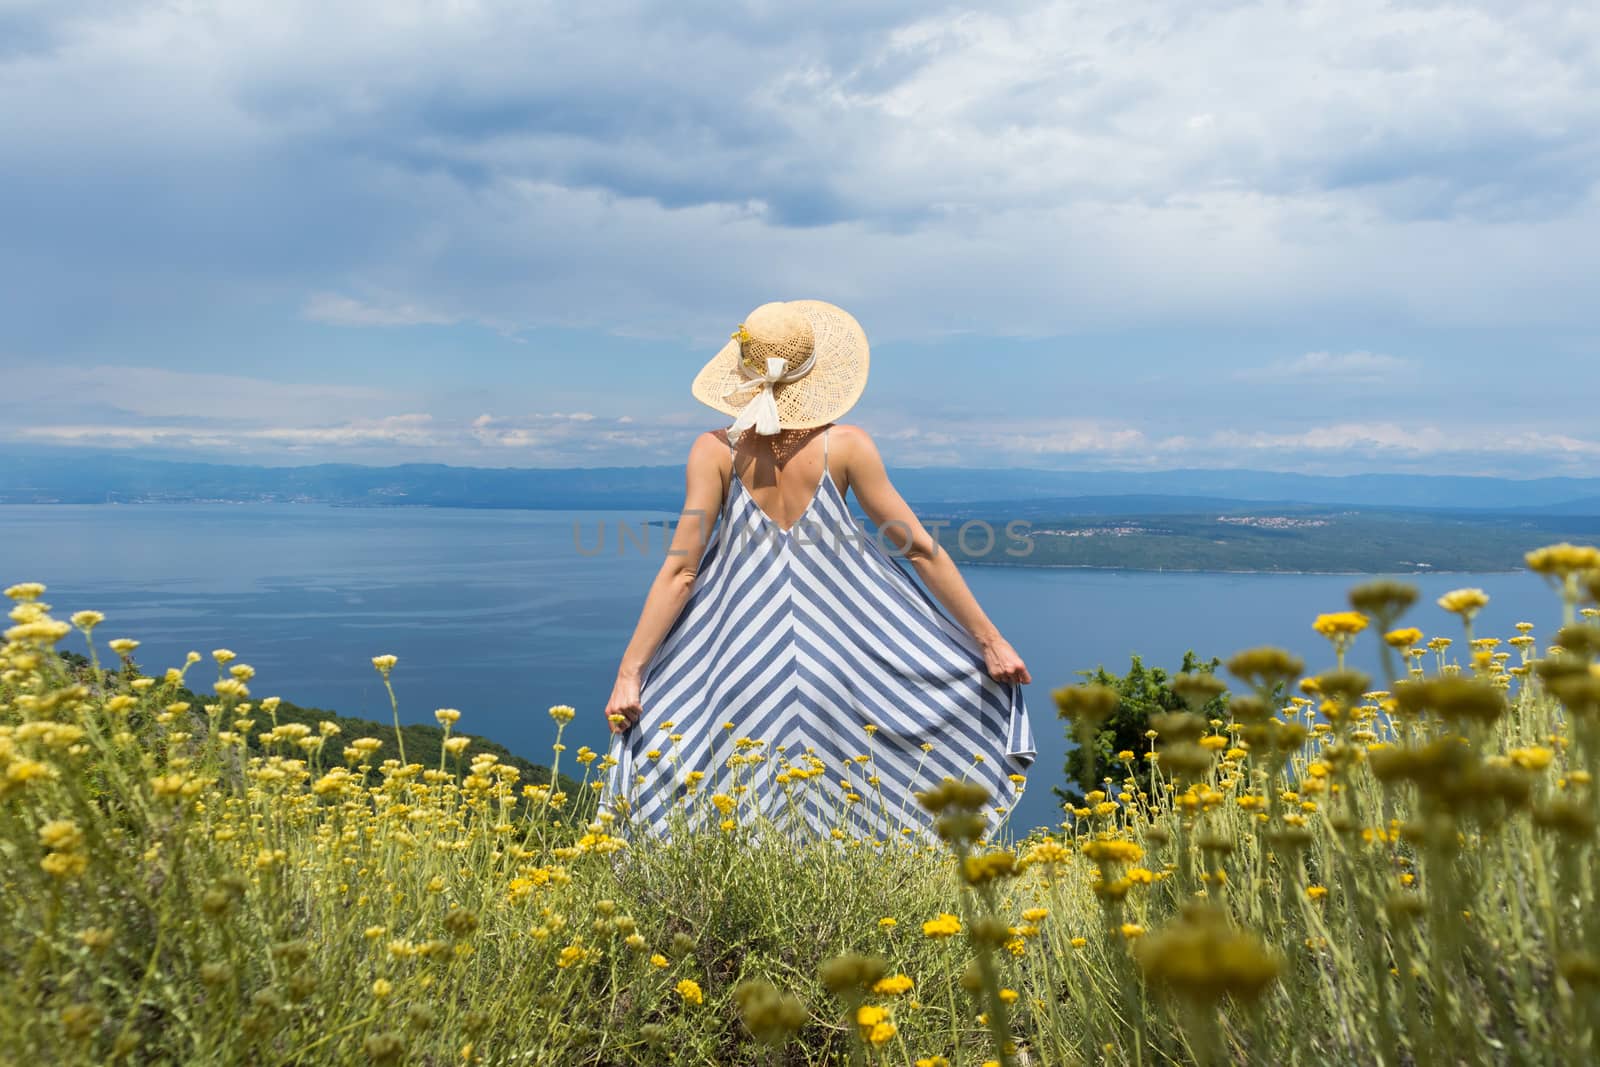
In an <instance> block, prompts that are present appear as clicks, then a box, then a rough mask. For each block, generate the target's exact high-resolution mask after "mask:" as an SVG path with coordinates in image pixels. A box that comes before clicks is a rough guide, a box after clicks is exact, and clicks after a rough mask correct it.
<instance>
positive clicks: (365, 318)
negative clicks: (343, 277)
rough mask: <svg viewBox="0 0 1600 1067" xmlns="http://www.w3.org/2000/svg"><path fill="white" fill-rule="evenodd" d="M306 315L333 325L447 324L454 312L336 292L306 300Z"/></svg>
mask: <svg viewBox="0 0 1600 1067" xmlns="http://www.w3.org/2000/svg"><path fill="white" fill-rule="evenodd" d="M304 315H305V317H306V318H308V319H310V320H312V321H313V322H325V323H328V324H329V325H332V326H448V325H449V324H451V323H453V322H456V321H458V320H457V319H456V318H455V316H453V315H445V314H441V313H440V312H437V311H429V310H428V309H426V308H422V307H418V306H417V305H415V304H407V303H399V304H374V303H368V302H365V301H361V300H356V299H355V298H353V297H348V296H340V295H339V294H337V293H315V294H313V295H312V296H311V297H310V299H308V300H307V301H306V304H305V308H304Z"/></svg>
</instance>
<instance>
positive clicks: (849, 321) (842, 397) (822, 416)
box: [692, 300, 867, 437]
mask: <svg viewBox="0 0 1600 1067" xmlns="http://www.w3.org/2000/svg"><path fill="white" fill-rule="evenodd" d="M866 385H867V335H866V334H865V333H864V332H862V329H861V325H860V324H859V323H857V322H856V320H855V319H854V318H852V317H851V316H850V313H849V312H847V311H845V310H844V309H843V308H839V307H835V306H834V305H832V304H828V303H824V302H823V301H821V300H789V301H783V302H778V303H772V304H762V305H761V306H760V307H758V308H756V309H755V310H754V311H752V312H750V314H749V315H747V316H745V320H744V321H743V322H741V323H740V324H739V328H738V329H737V330H735V331H733V339H732V340H731V341H729V342H728V343H727V344H726V345H724V346H723V348H722V351H720V352H718V353H717V354H716V355H715V356H713V357H712V359H711V362H709V363H707V364H706V365H705V366H704V367H702V368H701V369H700V373H699V374H697V375H695V379H694V386H693V390H692V391H693V393H694V397H695V399H696V400H698V401H700V402H701V403H702V404H706V405H709V406H710V407H713V408H716V409H717V410H718V411H720V412H722V413H723V414H724V415H733V416H735V418H734V422H733V425H732V426H730V427H728V434H729V436H732V437H737V436H738V435H739V434H741V433H743V432H744V431H745V430H747V429H753V430H755V432H756V433H758V434H762V435H764V436H766V435H771V434H775V433H777V432H778V431H779V430H803V429H808V428H810V427H813V426H826V425H827V424H828V423H830V422H833V421H834V420H835V419H837V418H838V417H839V416H840V415H843V414H844V413H845V412H846V411H848V410H850V408H851V406H852V405H854V404H855V402H856V401H857V400H858V399H859V398H860V397H861V390H863V389H864V388H866Z"/></svg>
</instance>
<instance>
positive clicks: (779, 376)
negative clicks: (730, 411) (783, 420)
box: [728, 349, 817, 437]
mask: <svg viewBox="0 0 1600 1067" xmlns="http://www.w3.org/2000/svg"><path fill="white" fill-rule="evenodd" d="M816 362H817V352H816V349H812V350H811V355H809V356H807V357H806V361H805V362H804V363H802V364H800V366H798V367H796V368H795V369H794V370H792V371H785V369H784V368H785V367H787V366H788V363H787V362H786V361H785V360H783V359H780V358H778V357H776V356H773V357H770V358H768V360H767V370H766V373H764V374H761V373H757V372H756V371H753V370H751V369H750V368H749V367H748V366H746V365H745V362H744V360H742V359H741V360H739V373H740V374H743V375H744V376H745V381H743V382H740V383H739V384H738V385H736V386H734V387H733V390H732V391H731V392H730V393H729V394H728V395H729V396H732V395H733V393H740V392H743V391H744V390H746V389H750V388H752V387H756V386H759V389H758V390H757V392H756V395H755V396H753V397H751V398H750V401H749V403H747V404H745V406H744V408H743V410H741V411H740V412H739V415H738V417H737V418H735V419H734V420H733V425H732V426H730V427H728V436H729V437H738V436H739V435H740V434H742V433H744V432H745V431H746V430H749V429H752V428H753V429H754V430H755V431H756V433H758V434H760V435H761V436H763V437H770V436H772V435H773V434H775V433H777V432H778V402H777V400H776V399H775V398H774V397H773V395H772V389H773V387H774V386H778V385H783V384H785V383H787V382H796V381H799V380H800V379H801V378H804V377H805V376H806V375H807V374H810V373H811V367H812V365H813V364H815V363H816Z"/></svg>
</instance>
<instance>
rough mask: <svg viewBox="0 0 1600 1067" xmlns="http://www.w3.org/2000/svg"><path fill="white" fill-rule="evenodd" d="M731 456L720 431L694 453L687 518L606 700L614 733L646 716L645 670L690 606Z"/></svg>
mask: <svg viewBox="0 0 1600 1067" xmlns="http://www.w3.org/2000/svg"><path fill="white" fill-rule="evenodd" d="M727 456H728V446H727V444H726V443H725V442H724V441H723V440H722V438H720V437H718V436H717V435H716V434H714V433H703V434H701V435H700V436H699V438H697V439H696V440H695V443H694V447H693V448H691V449H690V450H689V463H688V467H687V470H686V472H685V475H684V478H685V482H686V485H685V491H684V500H683V514H682V515H680V516H679V518H678V525H677V528H676V529H675V530H674V531H673V534H672V545H671V547H670V548H669V549H668V551H667V558H666V559H665V560H664V561H662V564H661V569H660V570H659V571H657V572H656V577H655V581H653V582H651V583H650V592H649V593H648V594H647V595H646V596H645V600H644V608H643V610H641V611H640V612H639V622H638V625H636V626H635V627H634V628H633V639H632V640H630V641H629V642H628V647H627V649H626V651H624V652H623V653H622V663H621V665H620V666H618V668H617V680H616V682H615V683H614V684H613V685H612V687H611V699H610V700H609V701H607V702H606V722H607V723H609V724H610V726H611V732H612V733H617V734H620V733H622V732H623V731H624V730H626V729H628V727H630V726H632V725H633V724H634V723H636V722H638V721H639V716H640V715H641V714H643V712H644V709H643V707H642V706H641V705H640V703H639V689H640V686H641V684H642V683H643V680H644V669H645V667H646V666H647V665H648V664H649V663H650V658H651V657H652V656H654V655H655V652H656V647H657V646H658V645H660V644H661V640H662V638H664V637H666V636H667V631H668V630H670V629H671V628H672V624H673V622H674V621H675V620H676V619H677V618H678V613H679V612H681V611H682V610H683V606H684V604H686V603H688V601H689V594H690V593H692V592H694V584H695V581H696V579H697V577H698V575H699V569H700V556H701V555H702V554H703V553H704V552H705V548H706V541H707V540H708V539H709V538H710V537H711V528H712V526H714V525H715V524H716V521H717V513H718V512H719V511H720V510H721V508H722V494H723V492H724V491H725V490H726V485H725V483H724V481H723V471H722V464H723V462H724V461H725V460H726V458H727ZM730 467H731V464H730Z"/></svg>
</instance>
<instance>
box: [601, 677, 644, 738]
mask: <svg viewBox="0 0 1600 1067" xmlns="http://www.w3.org/2000/svg"><path fill="white" fill-rule="evenodd" d="M642 714H644V708H642V707H641V706H640V705H639V677H638V675H633V674H627V673H625V672H620V671H619V672H618V673H617V680H616V683H615V684H613V685H612V687H611V699H610V700H609V701H607V702H606V722H607V723H608V724H609V725H610V727H611V732H612V733H614V734H620V733H624V732H626V731H627V730H628V728H629V727H631V726H632V725H633V724H634V723H636V722H638V721H639V716H640V715H642ZM619 720H620V721H619Z"/></svg>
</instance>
